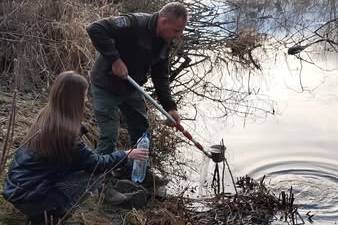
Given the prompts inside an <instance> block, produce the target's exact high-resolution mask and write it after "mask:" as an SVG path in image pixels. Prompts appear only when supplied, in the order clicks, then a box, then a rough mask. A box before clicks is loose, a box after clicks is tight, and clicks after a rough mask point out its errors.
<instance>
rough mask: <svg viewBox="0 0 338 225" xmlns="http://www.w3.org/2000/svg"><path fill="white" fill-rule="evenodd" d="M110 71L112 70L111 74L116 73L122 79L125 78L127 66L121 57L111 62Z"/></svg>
mask: <svg viewBox="0 0 338 225" xmlns="http://www.w3.org/2000/svg"><path fill="white" fill-rule="evenodd" d="M112 72H113V75H116V76H118V77H120V78H122V79H127V77H128V68H127V66H126V64H124V62H123V61H122V59H117V60H116V61H115V62H114V63H113V64H112Z"/></svg>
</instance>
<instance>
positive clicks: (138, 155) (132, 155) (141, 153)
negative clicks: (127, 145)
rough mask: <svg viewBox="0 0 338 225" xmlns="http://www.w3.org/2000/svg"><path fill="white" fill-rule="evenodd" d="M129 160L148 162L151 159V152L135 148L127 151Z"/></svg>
mask: <svg viewBox="0 0 338 225" xmlns="http://www.w3.org/2000/svg"><path fill="white" fill-rule="evenodd" d="M126 153H127V154H128V158H129V159H139V160H146V159H148V158H149V151H148V150H147V149H143V148H134V149H130V150H128V151H126Z"/></svg>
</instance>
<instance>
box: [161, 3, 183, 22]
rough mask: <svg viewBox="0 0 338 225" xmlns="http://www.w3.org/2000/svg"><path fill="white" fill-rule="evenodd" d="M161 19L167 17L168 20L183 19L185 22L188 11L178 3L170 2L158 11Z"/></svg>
mask: <svg viewBox="0 0 338 225" xmlns="http://www.w3.org/2000/svg"><path fill="white" fill-rule="evenodd" d="M159 15H160V16H161V17H167V18H169V19H170V20H176V19H178V18H183V19H184V20H185V21H187V18H188V11H187V9H186V7H185V6H184V5H183V4H182V3H180V2H170V3H168V4H166V5H165V6H163V7H162V9H161V10H160V11H159Z"/></svg>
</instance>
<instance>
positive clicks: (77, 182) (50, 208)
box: [3, 71, 148, 224]
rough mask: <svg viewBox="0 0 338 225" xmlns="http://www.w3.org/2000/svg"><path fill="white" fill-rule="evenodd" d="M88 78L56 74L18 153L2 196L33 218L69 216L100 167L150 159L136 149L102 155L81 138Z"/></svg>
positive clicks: (92, 184) (112, 166)
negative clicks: (43, 104)
mask: <svg viewBox="0 0 338 225" xmlns="http://www.w3.org/2000/svg"><path fill="white" fill-rule="evenodd" d="M87 89H88V83H87V81H86V79H84V77H82V76H81V75H79V74H77V73H75V72H73V71H68V72H64V73H61V74H60V75H59V76H58V77H57V78H56V80H55V82H54V84H53V86H52V89H51V92H50V94H49V100H48V103H47V105H46V106H45V107H44V108H43V109H42V111H41V112H40V113H39V115H38V117H37V119H36V121H35V122H34V123H33V125H32V126H31V128H30V130H29V132H28V134H27V136H26V138H25V140H24V144H23V146H22V147H21V148H19V149H18V150H17V151H16V153H15V156H14V159H13V161H12V164H11V166H10V169H9V172H8V175H7V178H6V181H5V186H4V193H3V195H4V197H5V198H6V199H7V200H8V201H9V202H11V203H12V204H13V205H14V206H15V207H16V208H18V209H19V210H20V211H22V212H23V213H24V214H26V215H27V216H28V218H29V220H30V221H32V222H33V223H38V224H39V223H40V224H44V223H45V221H46V220H48V224H51V223H53V222H52V221H51V218H53V219H52V220H53V221H54V223H56V222H57V220H58V219H60V218H62V217H65V215H67V214H68V213H69V212H70V211H71V210H72V209H73V208H74V205H75V204H76V203H77V202H78V201H79V200H80V199H79V198H81V196H83V193H85V192H86V191H88V190H90V189H91V188H92V187H93V186H95V185H97V183H98V182H97V181H98V180H97V177H98V176H97V175H96V174H97V173H102V172H104V171H107V170H110V169H112V168H114V167H122V166H124V165H125V163H126V162H127V159H128V158H130V159H146V158H147V157H148V155H147V154H148V153H147V151H142V150H141V149H133V150H129V151H114V152H113V153H112V154H108V155H99V154H96V153H95V152H93V151H91V150H89V149H88V148H87V147H86V145H85V144H84V143H82V142H81V140H80V127H81V119H82V117H83V112H84V103H85V98H86V94H87Z"/></svg>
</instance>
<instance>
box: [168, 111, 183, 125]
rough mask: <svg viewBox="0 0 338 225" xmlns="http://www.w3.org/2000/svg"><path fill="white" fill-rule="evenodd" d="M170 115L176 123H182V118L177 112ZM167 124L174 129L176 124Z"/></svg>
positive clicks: (169, 122) (170, 112) (171, 112)
mask: <svg viewBox="0 0 338 225" xmlns="http://www.w3.org/2000/svg"><path fill="white" fill-rule="evenodd" d="M168 113H169V115H171V116H172V118H173V119H174V120H175V121H176V123H178V124H179V123H180V122H181V118H180V115H178V112H177V110H170V111H169V112H168ZM167 124H168V126H171V127H174V126H175V124H173V123H172V122H171V121H169V120H168V121H167Z"/></svg>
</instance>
